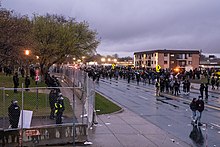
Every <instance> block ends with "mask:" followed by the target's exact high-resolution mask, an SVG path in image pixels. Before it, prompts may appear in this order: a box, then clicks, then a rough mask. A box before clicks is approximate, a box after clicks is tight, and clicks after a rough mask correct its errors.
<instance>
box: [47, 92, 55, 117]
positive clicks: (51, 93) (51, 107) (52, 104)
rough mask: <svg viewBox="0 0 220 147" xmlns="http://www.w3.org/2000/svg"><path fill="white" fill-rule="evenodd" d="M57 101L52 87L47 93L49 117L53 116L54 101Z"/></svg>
mask: <svg viewBox="0 0 220 147" xmlns="http://www.w3.org/2000/svg"><path fill="white" fill-rule="evenodd" d="M56 101H57V92H56V90H55V89H52V90H51V91H50V94H49V102H50V109H51V111H50V119H54V118H55V116H54V113H55V103H56Z"/></svg>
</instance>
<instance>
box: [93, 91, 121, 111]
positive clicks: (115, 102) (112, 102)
mask: <svg viewBox="0 0 220 147" xmlns="http://www.w3.org/2000/svg"><path fill="white" fill-rule="evenodd" d="M95 92H97V93H98V94H100V95H101V96H103V97H105V98H106V99H107V100H109V101H111V102H112V103H114V104H115V105H117V106H119V107H120V108H121V109H120V110H118V111H116V112H112V113H107V114H118V113H122V112H123V111H124V109H123V108H122V106H121V105H120V104H118V103H116V102H115V101H113V100H112V99H110V98H109V97H108V96H106V95H104V94H103V93H101V92H99V91H97V90H96V91H95ZM107 114H100V115H107Z"/></svg>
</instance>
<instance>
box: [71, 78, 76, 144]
mask: <svg viewBox="0 0 220 147" xmlns="http://www.w3.org/2000/svg"><path fill="white" fill-rule="evenodd" d="M73 75H74V74H72V82H73V146H75V128H76V126H75V120H74V118H75V95H74V92H75V78H74V76H73Z"/></svg>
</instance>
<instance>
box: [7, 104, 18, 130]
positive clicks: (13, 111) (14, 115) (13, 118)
mask: <svg viewBox="0 0 220 147" xmlns="http://www.w3.org/2000/svg"><path fill="white" fill-rule="evenodd" d="M8 117H9V122H10V126H11V128H18V122H19V117H20V107H19V106H18V101H16V100H12V101H11V105H10V106H9V107H8Z"/></svg>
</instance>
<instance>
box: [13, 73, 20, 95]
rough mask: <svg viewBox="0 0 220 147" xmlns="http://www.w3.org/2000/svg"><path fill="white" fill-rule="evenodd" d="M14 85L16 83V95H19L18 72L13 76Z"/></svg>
mask: <svg viewBox="0 0 220 147" xmlns="http://www.w3.org/2000/svg"><path fill="white" fill-rule="evenodd" d="M13 83H14V93H17V92H18V90H17V88H18V86H19V78H18V73H17V72H16V73H15V74H14V76H13Z"/></svg>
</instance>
